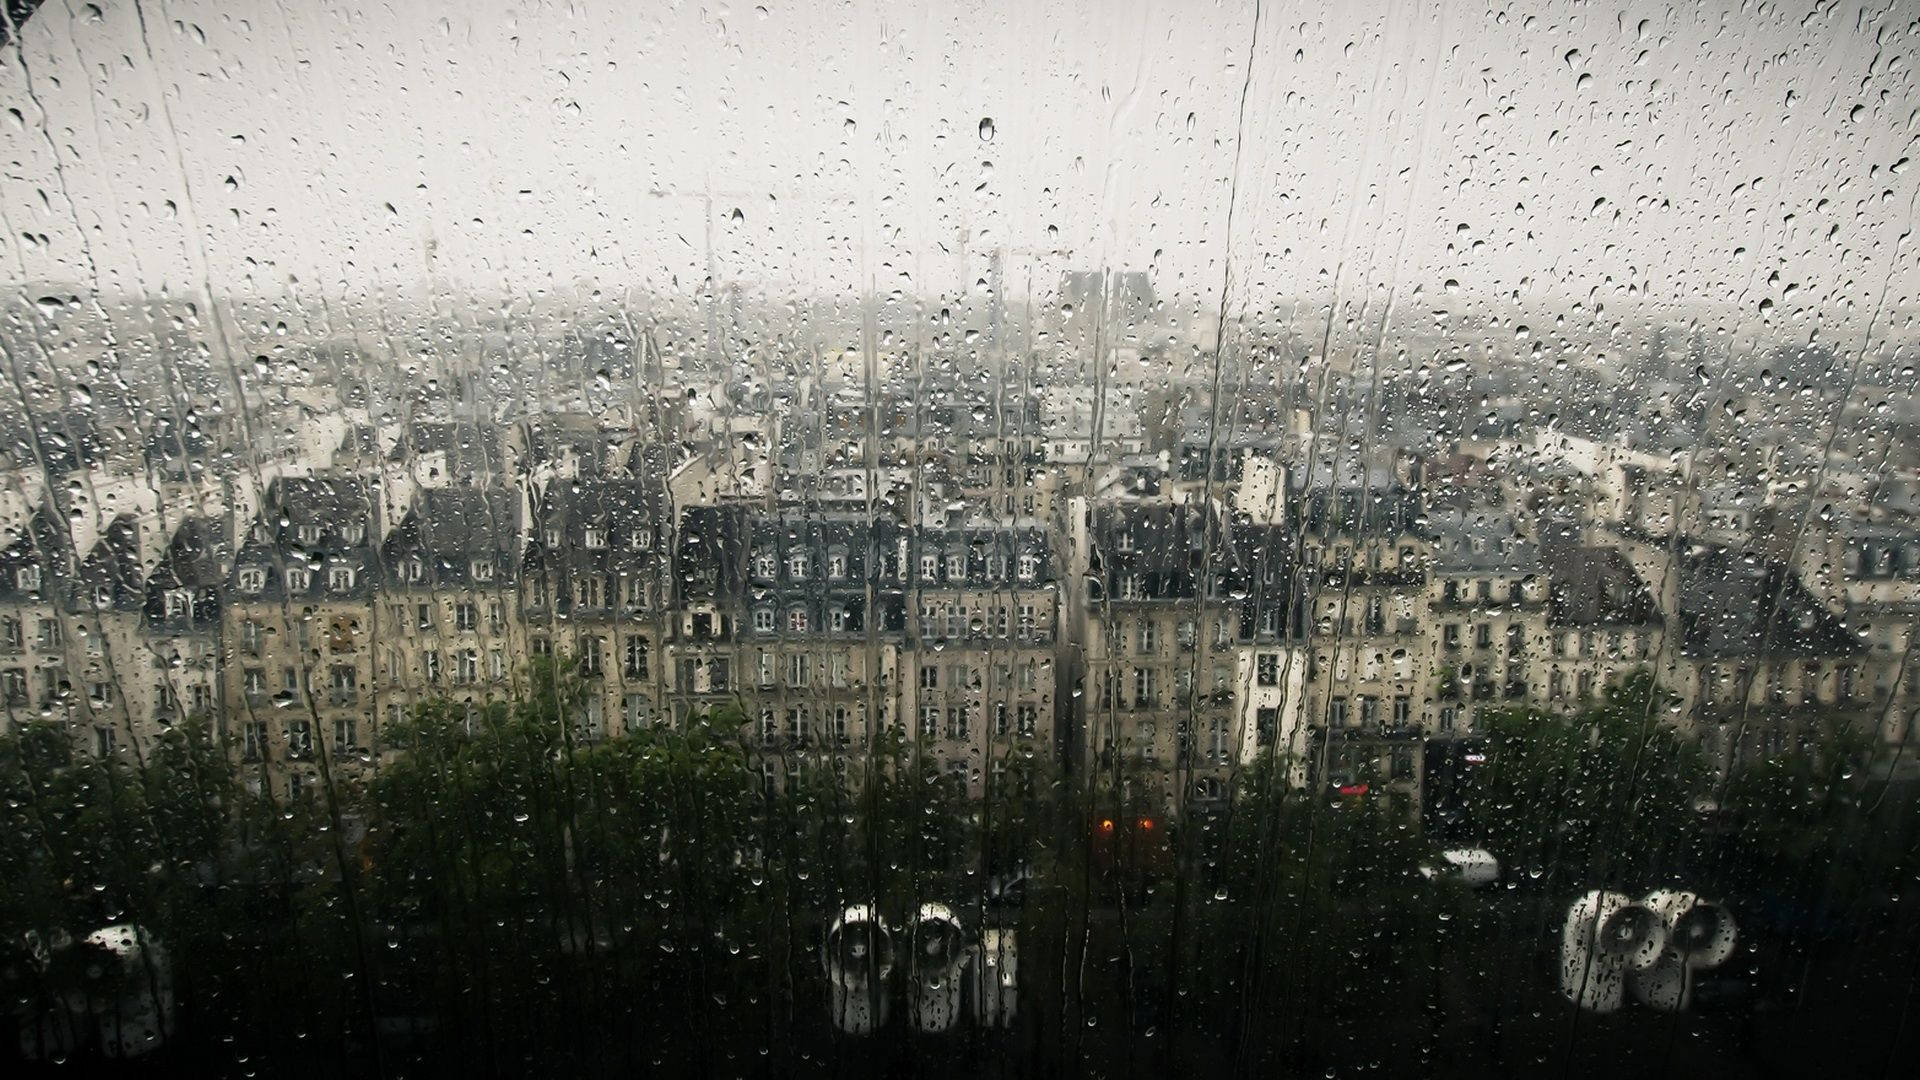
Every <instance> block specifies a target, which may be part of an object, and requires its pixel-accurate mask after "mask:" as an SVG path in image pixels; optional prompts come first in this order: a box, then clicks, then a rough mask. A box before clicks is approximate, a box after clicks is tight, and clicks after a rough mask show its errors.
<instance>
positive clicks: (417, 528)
mask: <svg viewBox="0 0 1920 1080" xmlns="http://www.w3.org/2000/svg"><path fill="white" fill-rule="evenodd" d="M522 543H523V537H522V531H521V513H520V498H519V493H518V492H514V491H507V490H503V489H499V488H471V487H446V488H428V489H425V490H423V491H422V492H421V493H420V496H419V500H418V502H417V503H416V504H415V505H414V506H413V507H412V508H411V509H410V510H408V512H407V513H406V515H405V516H404V517H403V518H401V520H400V523H399V524H398V525H396V526H394V528H393V530H392V531H391V532H389V533H388V534H387V536H386V538H385V539H384V540H383V541H382V542H381V545H380V561H379V584H380V597H379V608H378V612H377V623H376V628H377V633H376V635H375V639H374V641H373V645H374V647H375V648H376V650H377V654H378V655H377V659H378V663H377V665H376V672H375V681H374V683H373V685H372V686H370V687H366V688H365V691H366V692H367V693H369V694H370V695H371V701H370V705H371V707H372V708H373V709H374V711H375V714H376V715H378V716H379V717H380V719H381V722H382V723H383V724H384V725H391V724H393V723H396V722H398V721H399V720H400V719H401V718H402V717H404V716H405V715H406V713H407V711H408V709H409V708H410V707H411V706H412V705H413V704H414V703H415V702H418V701H421V700H425V699H429V698H449V699H452V700H456V701H468V702H480V701H485V700H488V699H497V698H502V697H505V696H507V694H508V693H509V692H510V690H511V688H512V687H513V686H514V685H516V682H517V680H518V677H519V676H520V674H521V669H522V668H523V667H524V666H525V663H526V658H527V634H526V626H525V624H524V623H523V621H522V620H521V617H520V591H519V568H520V561H521V560H520V555H521V548H522ZM361 689H362V688H360V687H357V686H354V685H351V684H344V685H343V684H338V683H332V682H330V683H329V686H328V693H329V694H330V695H331V694H336V693H337V694H340V695H342V696H351V695H357V694H359V693H360V692H361Z"/></svg>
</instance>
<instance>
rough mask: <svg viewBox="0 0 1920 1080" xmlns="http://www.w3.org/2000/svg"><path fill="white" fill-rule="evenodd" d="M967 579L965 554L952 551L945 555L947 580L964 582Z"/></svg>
mask: <svg viewBox="0 0 1920 1080" xmlns="http://www.w3.org/2000/svg"><path fill="white" fill-rule="evenodd" d="M966 577H967V553H966V552H964V551H952V552H948V553H947V580H948V581H964V580H966Z"/></svg>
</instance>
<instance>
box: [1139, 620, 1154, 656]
mask: <svg viewBox="0 0 1920 1080" xmlns="http://www.w3.org/2000/svg"><path fill="white" fill-rule="evenodd" d="M1139 640H1140V651H1141V652H1142V653H1151V652H1153V651H1154V645H1155V644H1156V642H1155V640H1154V626H1153V623H1152V622H1151V621H1149V620H1147V619H1141V620H1140V639H1139Z"/></svg>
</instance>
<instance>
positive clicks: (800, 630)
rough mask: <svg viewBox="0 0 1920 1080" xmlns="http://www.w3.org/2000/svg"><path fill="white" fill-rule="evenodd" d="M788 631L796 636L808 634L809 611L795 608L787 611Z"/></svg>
mask: <svg viewBox="0 0 1920 1080" xmlns="http://www.w3.org/2000/svg"><path fill="white" fill-rule="evenodd" d="M787 629H788V630H790V631H792V632H793V633H796V634H804V633H806V632H807V609H806V608H803V607H795V608H788V609H787Z"/></svg>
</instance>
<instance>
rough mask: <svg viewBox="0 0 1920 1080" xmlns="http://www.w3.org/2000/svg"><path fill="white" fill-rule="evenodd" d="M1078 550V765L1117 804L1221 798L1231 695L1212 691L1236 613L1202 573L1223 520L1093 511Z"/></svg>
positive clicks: (1227, 770)
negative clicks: (1082, 584) (1084, 582)
mask: <svg viewBox="0 0 1920 1080" xmlns="http://www.w3.org/2000/svg"><path fill="white" fill-rule="evenodd" d="M1088 541H1089V543H1088V550H1087V554H1086V556H1085V558H1086V562H1087V567H1088V574H1089V575H1090V577H1091V579H1092V582H1091V587H1090V590H1089V596H1088V600H1087V610H1086V611H1085V613H1084V623H1085V626H1084V629H1083V631H1082V632H1081V633H1080V634H1079V635H1077V639H1078V640H1079V641H1080V642H1081V643H1082V650H1083V658H1084V659H1083V662H1084V666H1085V679H1086V688H1087V689H1086V701H1085V705H1084V708H1085V713H1084V717H1085V719H1084V725H1085V727H1084V731H1083V733H1082V735H1081V738H1080V740H1079V743H1080V747H1081V753H1082V755H1083V759H1084V765H1085V767H1087V768H1088V769H1090V770H1092V771H1093V774H1094V775H1095V776H1096V778H1098V779H1097V780H1096V782H1097V783H1101V784H1106V783H1109V782H1111V783H1117V784H1119V785H1121V786H1122V787H1130V788H1133V789H1134V790H1125V791H1121V792H1119V793H1118V794H1119V795H1120V796H1121V797H1122V798H1133V797H1136V796H1137V797H1144V798H1146V799H1147V800H1148V801H1149V802H1159V803H1161V804H1170V803H1173V802H1176V801H1177V800H1178V799H1179V798H1180V797H1181V794H1182V793H1183V792H1192V793H1195V794H1198V795H1201V796H1203V797H1206V798H1217V797H1219V796H1220V795H1221V794H1223V793H1224V791H1225V785H1226V784H1227V783H1228V782H1229V781H1230V779H1231V777H1232V775H1233V772H1234V763H1235V760H1236V758H1237V756H1238V755H1237V750H1238V747H1239V743H1240V725H1239V724H1238V723H1237V714H1236V706H1235V696H1234V695H1233V693H1232V692H1231V691H1228V692H1224V693H1222V692H1217V691H1216V689H1215V688H1214V687H1213V685H1212V683H1211V680H1212V679H1215V678H1217V677H1219V675H1220V673H1221V672H1222V671H1224V672H1227V673H1231V672H1232V670H1233V667H1234V665H1235V663H1236V661H1237V653H1238V650H1237V648H1236V644H1235V642H1234V640H1233V638H1232V636H1231V634H1228V635H1226V636H1225V638H1224V639H1223V637H1222V635H1221V634H1220V632H1219V627H1220V625H1221V624H1222V621H1223V620H1224V621H1226V623H1227V625H1228V626H1229V627H1231V625H1232V620H1233V619H1234V617H1235V615H1236V605H1235V603H1234V601H1233V600H1232V597H1231V591H1230V590H1229V588H1228V587H1227V586H1228V582H1227V576H1226V575H1225V574H1223V573H1221V572H1219V571H1218V569H1217V567H1214V566H1210V564H1209V556H1210V555H1216V554H1217V555H1219V556H1221V557H1222V558H1223V559H1224V556H1225V555H1226V553H1227V545H1228V543H1229V538H1228V536H1227V534H1226V531H1225V522H1224V521H1222V520H1221V517H1220V515H1219V513H1218V511H1216V510H1215V509H1213V508H1212V507H1211V505H1210V504H1198V503H1171V502H1159V501H1145V500H1142V501H1116V502H1109V503H1104V504H1100V505H1096V506H1095V507H1094V508H1093V510H1092V522H1091V526H1090V528H1089V529H1088ZM1203 627H1205V628H1209V629H1208V630H1206V631H1203V629H1202V628H1203ZM1228 677H1231V675H1230V674H1229V675H1228ZM1202 679H1206V680H1209V682H1207V683H1205V684H1203V683H1202V682H1201V680H1202Z"/></svg>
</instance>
